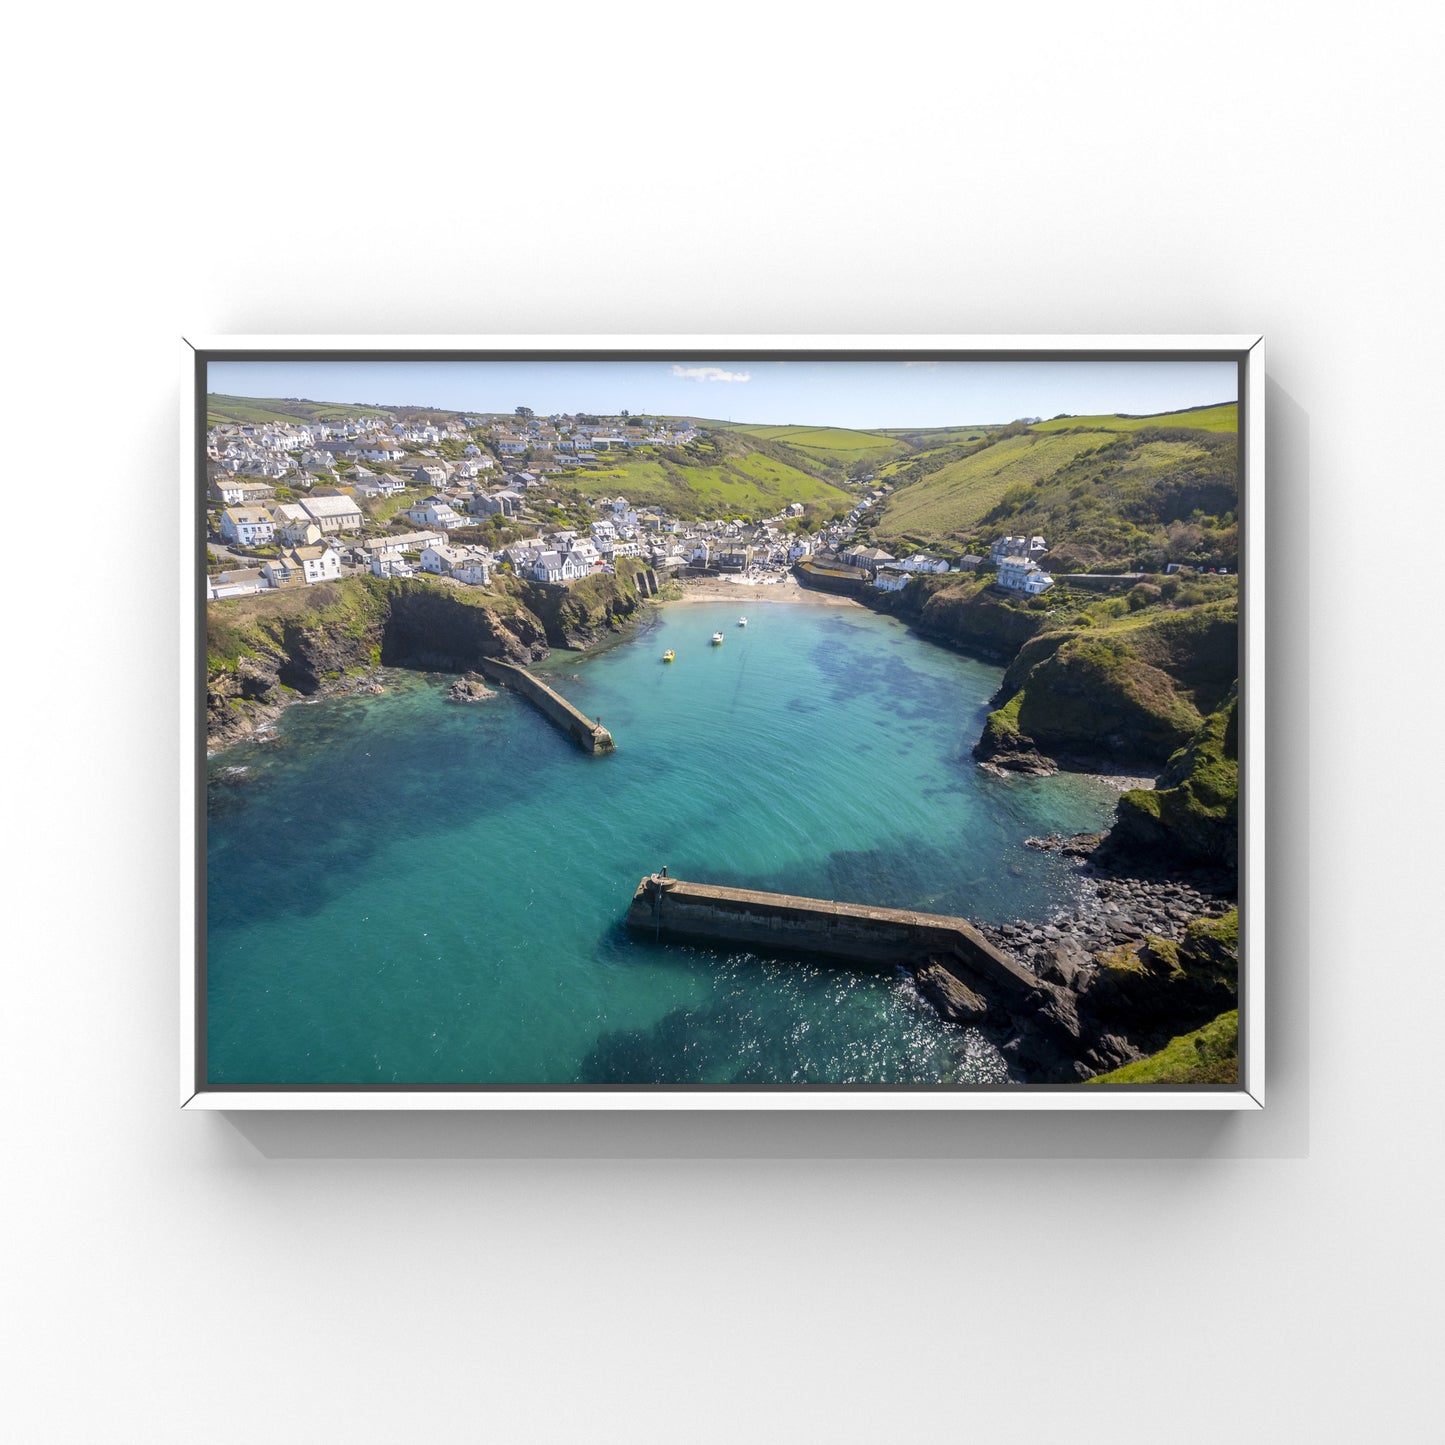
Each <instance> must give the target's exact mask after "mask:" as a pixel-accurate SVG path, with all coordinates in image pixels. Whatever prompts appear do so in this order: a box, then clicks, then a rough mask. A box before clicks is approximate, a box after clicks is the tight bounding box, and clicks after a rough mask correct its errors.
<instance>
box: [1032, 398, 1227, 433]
mask: <svg viewBox="0 0 1445 1445" xmlns="http://www.w3.org/2000/svg"><path fill="white" fill-rule="evenodd" d="M1151 426H1162V427H1197V428H1198V429H1199V430H1200V431H1225V432H1229V431H1232V432H1237V431H1238V430H1239V405H1238V403H1237V402H1232V401H1229V402H1224V403H1222V404H1221V405H1219V406H1196V407H1191V408H1190V409H1189V410H1188V411H1168V412H1161V413H1160V414H1159V415H1158V416H1056V417H1054V418H1053V420H1052V421H1041V422H1037V423H1035V424H1034V425H1033V426H1032V427H1030V428H1029V430H1030V431H1036V432H1057V431H1072V430H1073V429H1074V428H1076V427H1086V428H1088V429H1089V430H1090V431H1112V432H1120V431H1143V430H1144V429H1145V428H1146V427H1151Z"/></svg>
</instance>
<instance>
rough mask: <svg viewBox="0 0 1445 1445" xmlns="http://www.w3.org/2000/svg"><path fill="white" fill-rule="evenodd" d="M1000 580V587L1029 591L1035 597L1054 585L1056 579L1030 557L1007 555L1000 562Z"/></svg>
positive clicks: (1016, 590)
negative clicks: (1042, 569) (1041, 569)
mask: <svg viewBox="0 0 1445 1445" xmlns="http://www.w3.org/2000/svg"><path fill="white" fill-rule="evenodd" d="M998 582H999V586H1000V587H1008V588H1011V589H1012V590H1013V591H1015V592H1027V593H1029V594H1030V595H1031V596H1035V597H1036V596H1037V595H1038V594H1039V593H1040V592H1047V591H1048V589H1049V588H1050V587H1052V586H1053V585H1054V579H1053V578H1052V577H1050V576H1049V574H1048V573H1047V572H1042V571H1040V570H1039V564H1038V563H1037V562H1034V561H1031V560H1030V559H1029V558H1028V557H1005V558H1004V559H1003V560H1002V561H1001V562H1000V563H999V564H998Z"/></svg>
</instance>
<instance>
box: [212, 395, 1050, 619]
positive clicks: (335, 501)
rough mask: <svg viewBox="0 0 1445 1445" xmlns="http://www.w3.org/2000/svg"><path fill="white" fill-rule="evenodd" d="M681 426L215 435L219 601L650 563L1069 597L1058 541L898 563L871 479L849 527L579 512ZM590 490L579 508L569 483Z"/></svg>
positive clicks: (530, 420)
mask: <svg viewBox="0 0 1445 1445" xmlns="http://www.w3.org/2000/svg"><path fill="white" fill-rule="evenodd" d="M707 435H708V433H707V431H706V430H705V429H702V428H698V427H695V426H694V425H692V424H690V423H687V422H684V421H678V420H670V419H652V420H650V421H648V422H646V423H639V421H638V420H637V419H635V418H630V417H621V418H595V417H587V416H582V415H559V416H549V417H534V416H532V415H531V414H530V413H529V412H528V409H527V408H525V407H523V408H519V409H518V414H517V415H515V416H512V417H506V418H503V417H494V416H488V417H472V416H466V415H458V416H451V417H441V418H433V419H430V420H412V421H392V420H391V419H390V418H387V417H383V416H379V415H376V416H367V415H362V416H357V417H351V418H348V419H346V420H333V421H325V422H297V423H294V424H291V423H284V422H265V423H256V424H247V423H242V422H233V423H220V424H217V425H215V426H212V427H211V428H210V429H209V430H208V431H207V433H206V437H205V446H206V471H207V482H208V507H207V548H208V556H207V568H206V583H205V586H206V597H207V599H208V600H211V601H216V600H220V599H224V598H229V597H238V596H244V595H247V594H251V593H258V592H264V591H267V590H272V589H281V588H291V587H309V586H313V585H315V584H316V583H319V582H330V581H337V580H340V579H342V578H344V577H348V576H357V575H371V576H375V577H383V578H385V577H411V576H414V575H417V574H423V575H430V576H432V577H435V578H440V579H444V580H447V581H450V582H452V583H455V584H457V585H460V586H467V587H483V588H485V587H488V586H490V585H491V582H492V577H493V574H494V573H496V572H497V571H499V570H506V571H509V572H511V573H512V574H513V575H515V576H517V577H521V578H525V579H527V580H530V581H535V582H541V583H547V584H551V585H554V586H561V587H566V586H568V585H570V584H571V583H574V582H576V581H577V580H579V579H580V578H584V577H588V576H592V575H594V574H596V573H598V572H608V571H611V570H613V569H614V568H615V565H616V563H617V561H618V560H619V559H621V558H629V557H631V558H639V559H641V560H642V561H643V563H644V564H645V565H647V566H650V567H652V568H654V569H655V570H656V572H657V574H658V576H659V577H663V578H666V577H699V576H716V577H724V578H729V579H731V580H734V581H738V582H743V583H751V584H754V585H766V584H769V583H778V582H782V581H783V580H785V578H786V577H787V576H788V575H789V573H790V572H794V573H795V574H796V575H798V576H799V577H800V579H801V580H804V581H805V582H807V583H809V585H813V586H817V587H822V588H825V589H831V590H842V591H850V590H858V589H860V588H863V587H871V588H875V589H877V590H878V591H880V592H897V591H901V590H903V589H904V588H906V587H907V586H908V585H909V583H910V582H912V581H913V580H914V579H915V578H916V577H919V576H922V575H928V574H938V573H946V572H949V571H962V572H972V571H976V570H979V569H995V570H996V573H997V576H996V579H995V580H996V582H997V584H998V585H999V586H1000V587H1003V588H1005V589H1008V590H1010V591H1013V592H1017V593H1020V594H1023V595H1027V596H1038V595H1039V594H1041V593H1043V592H1044V591H1046V590H1047V589H1048V588H1049V587H1051V586H1052V585H1053V581H1054V579H1053V577H1052V576H1050V574H1049V573H1048V571H1047V570H1045V567H1044V566H1043V558H1044V554H1045V553H1046V552H1047V550H1048V547H1047V543H1046V540H1045V539H1044V538H1043V537H1042V536H1001V537H999V538H998V539H997V540H996V541H995V542H994V544H993V546H992V547H991V548H990V551H989V554H988V556H987V557H984V556H976V555H964V556H962V557H959V558H954V559H951V560H950V559H947V558H944V557H941V556H937V555H934V554H932V553H929V552H926V551H916V552H913V553H910V554H908V555H905V556H895V555H893V554H892V553H890V552H888V551H885V550H884V549H882V548H879V547H874V546H869V545H867V544H866V540H865V539H864V537H863V535H862V534H863V533H864V531H865V529H866V524H867V521H868V518H869V516H870V513H871V512H872V510H873V509H876V508H877V506H878V505H879V504H880V503H881V502H883V501H884V499H885V498H886V497H887V495H888V493H889V492H890V491H891V490H892V488H891V486H890V484H888V483H886V482H884V483H876V479H875V478H874V477H872V476H868V475H865V476H863V477H861V478H860V479H858V480H857V481H856V482H855V483H854V484H853V486H854V490H855V491H856V492H857V496H856V499H855V500H854V502H853V505H852V507H851V509H849V510H847V511H846V513H845V514H843V515H838V514H837V512H836V511H835V512H834V514H832V515H829V516H826V517H818V516H811V515H809V509H808V508H806V507H805V506H804V504H803V503H802V502H791V503H789V504H787V505H786V506H784V507H782V508H781V509H780V510H778V511H777V512H776V513H775V514H773V515H771V516H767V517H763V518H756V517H733V518H714V519H708V520H697V519H687V518H681V517H677V516H674V515H672V514H670V513H669V512H668V511H667V510H666V509H665V508H662V507H657V506H651V507H648V506H641V505H637V506H634V505H633V504H632V503H631V502H629V500H628V499H627V497H625V496H621V495H617V496H609V495H606V494H605V493H603V492H602V491H601V490H600V489H599V493H598V494H597V495H595V496H593V495H586V496H581V497H579V495H578V491H577V488H576V486H575V483H576V482H577V481H578V480H579V479H582V478H585V477H586V475H587V473H588V472H589V471H590V470H600V469H601V468H603V467H604V466H605V465H606V464H607V462H608V460H609V458H612V459H615V455H616V454H617V453H619V452H622V453H637V452H639V451H643V452H644V454H646V450H645V449H649V448H654V449H656V448H679V447H685V446H687V445H688V444H690V443H691V442H694V441H696V440H697V439H699V438H700V437H701V438H705V437H707ZM564 479H565V480H566V481H568V482H569V483H573V484H574V485H572V486H569V487H568V488H567V489H566V490H565V491H563V490H562V489H560V488H559V487H558V486H557V483H558V482H559V481H561V480H564Z"/></svg>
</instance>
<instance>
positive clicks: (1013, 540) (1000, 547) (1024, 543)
mask: <svg viewBox="0 0 1445 1445" xmlns="http://www.w3.org/2000/svg"><path fill="white" fill-rule="evenodd" d="M1040 540H1042V539H1040ZM1028 550H1029V539H1028V538H1027V537H1000V538H998V539H997V540H996V541H995V542H994V544H993V546H992V547H990V548H989V549H988V557H989V561H990V562H994V563H999V562H1002V561H1003V559H1004V558H1005V557H1025V556H1027V555H1028Z"/></svg>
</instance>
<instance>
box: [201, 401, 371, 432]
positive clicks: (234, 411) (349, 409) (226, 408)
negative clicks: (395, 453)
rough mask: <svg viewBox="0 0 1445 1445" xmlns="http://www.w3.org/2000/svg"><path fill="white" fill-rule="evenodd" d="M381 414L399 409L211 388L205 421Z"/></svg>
mask: <svg viewBox="0 0 1445 1445" xmlns="http://www.w3.org/2000/svg"><path fill="white" fill-rule="evenodd" d="M360 416H381V417H386V418H388V419H394V418H395V416H396V413H395V412H394V411H391V410H388V409H387V408H386V407H380V406H357V405H354V404H350V403H344V402H329V401H297V400H295V399H293V398H290V397H287V398H285V399H284V400H283V399H282V398H280V397H252V396H225V395H223V394H221V393H220V392H211V393H209V394H208V395H207V397H206V425H207V426H208V427H211V426H220V425H222V424H223V423H229V424H232V425H236V426H254V425H256V424H258V423H261V422H291V423H292V424H293V425H294V424H295V423H297V422H308V421H344V420H346V418H348V417H360Z"/></svg>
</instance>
